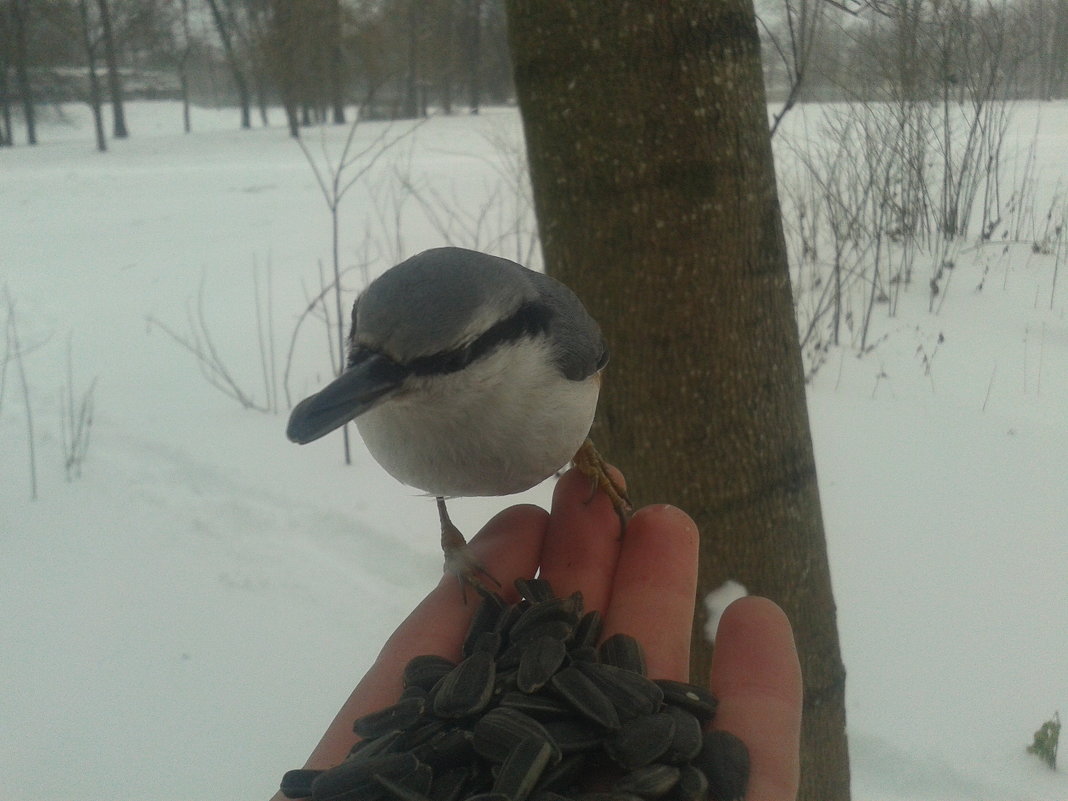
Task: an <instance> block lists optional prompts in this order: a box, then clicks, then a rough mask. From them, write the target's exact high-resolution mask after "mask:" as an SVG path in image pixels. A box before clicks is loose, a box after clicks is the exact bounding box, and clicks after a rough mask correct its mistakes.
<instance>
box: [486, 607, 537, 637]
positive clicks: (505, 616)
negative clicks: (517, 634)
mask: <svg viewBox="0 0 1068 801" xmlns="http://www.w3.org/2000/svg"><path fill="white" fill-rule="evenodd" d="M529 608H530V604H528V603H526V602H525V601H521V602H520V603H517V604H512V605H511V606H509V607H508V608H507V609H505V610H504V611H503V612H502V613H501V616H500V617H499V618H497V625H496V626H494V631H497V632H499V633H500V634H501V635H503V636H505V637H507V636H508V635H510V634H511V632H512V626H514V625H515V622H516V621H517V620H519V618H521V617H522V616H523V613H524V612H526V611H527V609H529Z"/></svg>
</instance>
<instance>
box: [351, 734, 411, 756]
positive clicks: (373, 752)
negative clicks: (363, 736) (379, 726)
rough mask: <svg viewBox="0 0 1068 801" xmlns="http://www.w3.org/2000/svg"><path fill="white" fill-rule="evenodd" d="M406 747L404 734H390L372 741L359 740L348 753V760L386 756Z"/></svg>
mask: <svg viewBox="0 0 1068 801" xmlns="http://www.w3.org/2000/svg"><path fill="white" fill-rule="evenodd" d="M406 746H407V738H406V737H405V736H404V732H401V731H395V732H390V733H389V734H387V735H385V736H384V737H376V738H375V739H373V740H360V741H359V742H357V743H356V744H355V745H354V746H352V750H351V751H349V759H355V760H366V759H373V758H377V757H381V756H385V755H387V754H393V753H399V752H400V751H401V750H402V749H403V748H405V747H406Z"/></svg>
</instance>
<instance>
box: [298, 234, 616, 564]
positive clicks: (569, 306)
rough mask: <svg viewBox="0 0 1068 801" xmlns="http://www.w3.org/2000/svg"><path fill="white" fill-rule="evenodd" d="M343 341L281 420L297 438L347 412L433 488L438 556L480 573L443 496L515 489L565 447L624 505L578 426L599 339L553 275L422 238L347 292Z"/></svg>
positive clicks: (587, 418) (305, 438)
mask: <svg viewBox="0 0 1068 801" xmlns="http://www.w3.org/2000/svg"><path fill="white" fill-rule="evenodd" d="M348 347H349V352H348V363H347V366H346V368H345V370H344V372H342V374H341V375H340V376H339V377H338V378H337V379H336V380H334V381H333V382H332V383H330V384H328V385H327V386H326V387H325V388H323V389H322V390H321V391H319V392H317V393H316V394H314V395H312V396H311V397H309V398H306V399H304V400H303V401H301V402H300V403H299V404H297V406H296V408H294V409H293V413H292V415H291V417H290V418H289V426H288V428H287V430H286V434H287V436H288V437H289V439H291V440H293V441H294V442H297V443H301V444H304V443H307V442H311V441H312V440H315V439H318V438H319V437H322V436H323V435H325V434H327V433H329V432H331V431H333V430H334V429H336V428H339V427H340V426H343V425H344V424H345V423H347V422H349V421H350V420H354V421H355V422H356V427H357V428H358V429H359V431H360V434H361V435H362V436H363V439H364V442H365V443H366V444H367V449H368V450H369V451H370V453H371V455H372V456H373V457H374V458H375V459H376V460H377V461H378V463H379V464H381V465H382V467H384V468H385V469H386V471H387V472H388V473H389V474H390V475H392V476H393V477H394V478H396V479H397V480H398V481H401V482H403V483H404V484H408V485H410V486H412V487H415V488H417V489H420V490H423V491H425V492H427V493H429V494H430V495H434V496H436V498H437V503H438V514H439V517H440V519H441V529H442V531H441V544H442V549H443V550H444V552H445V569H446V570H447V571H449V572H452V573H454V574H455V575H457V576H458V577H459V578H460V579H461V581H465V582H467V583H470V584H474V585H478V584H480V583H481V582H480V581H479V579H478V577H477V576H478V574H480V573H481V574H483V575H486V576H489V574H488V573H487V572H486V570H485V568H484V567H483V565H482V564H481V563H480V562H479V561H478V559H477V558H476V557H475V556H474V555H473V554H471V552H470V551H469V550H468V548H467V547H466V543H465V541H464V538H463V536H462V535H461V534H460V532H459V531H458V530H457V529H456V527H455V526H454V525H453V524H452V522H451V521H450V520H449V516H448V512H447V511H446V509H445V498H447V497H452V496H475V495H509V494H511V493H514V492H522V491H523V490H526V489H529V488H531V487H533V486H534V485H535V484H538V483H540V482H541V481H543V480H545V479H546V478H548V477H549V476H551V475H553V474H554V473H555V472H556V471H557V470H559V469H560V468H561V467H563V466H564V465H566V464H567V463H568V462H569V461H571V460H572V459H574V460H575V461H576V463H577V464H579V466H580V467H581V468H582V469H583V471H584V472H587V473H589V474H590V475H592V476H594V477H595V478H596V479H597V480H598V483H599V484H600V485H601V486H602V487H604V488H605V489H607V490H608V491H609V494H610V495H612V497H613V501H614V502H615V503H616V508H617V510H625V509H627V508H628V507H627V506H626V499H625V496H622V491H621V490H620V489H619V487H618V486H615V485H614V483H613V482H612V481H611V480H610V479H609V478H608V477H607V474H606V472H605V465H604V462H603V461H602V460H601V459H600V457H599V456H598V455H597V453H596V451H595V450H593V448H592V444H591V443H590V442H589V440H588V439H587V435H588V433H589V430H590V426H591V425H592V423H593V415H594V411H595V409H596V407H597V395H598V392H599V390H600V383H601V379H600V371H601V369H602V368H603V367H604V366H605V363H606V362H607V361H608V350H607V348H606V347H605V343H604V339H603V338H602V336H601V330H600V328H599V327H598V325H597V323H596V322H594V320H593V318H592V317H590V315H589V314H588V313H587V312H586V309H585V308H584V307H583V305H582V303H581V302H580V301H579V299H578V298H577V297H576V296H575V294H574V293H573V292H572V291H571V290H570V289H568V288H567V287H565V286H564V285H563V284H561V283H560V282H559V281H556V280H555V279H553V278H550V277H548V276H546V275H543V274H541V273H537V272H534V271H533V270H528V269H527V268H525V267H522V266H520V265H519V264H516V263H515V262H512V261H508V260H507V259H502V258H498V257H496V256H489V255H487V254H485V253H478V252H475V251H472V250H464V249H461V248H453V247H446V248H437V249H434V250H427V251H425V252H423V253H420V254H419V255H417V256H413V257H412V258H410V259H408V260H407V261H404V262H402V263H401V264H398V265H397V266H395V267H393V268H391V269H390V270H387V271H386V272H385V273H383V274H382V275H381V276H380V277H378V278H377V279H375V280H374V281H372V282H371V283H370V284H369V285H368V286H367V288H366V289H365V290H364V291H363V293H362V294H361V295H360V296H359V297H358V298H357V299H356V303H355V304H354V305H353V308H352V330H351V332H350V334H349V339H348ZM580 451H581V452H580ZM617 493H618V494H617ZM489 578H491V579H492V576H489ZM494 581H495V579H494Z"/></svg>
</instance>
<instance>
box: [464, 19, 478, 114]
mask: <svg viewBox="0 0 1068 801" xmlns="http://www.w3.org/2000/svg"><path fill="white" fill-rule="evenodd" d="M464 50H465V52H466V53H467V87H468V92H469V95H468V96H469V98H470V101H469V105H470V109H471V113H472V114H478V108H479V106H480V105H481V103H482V0H468V9H467V47H465V48H464Z"/></svg>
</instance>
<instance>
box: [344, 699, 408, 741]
mask: <svg viewBox="0 0 1068 801" xmlns="http://www.w3.org/2000/svg"><path fill="white" fill-rule="evenodd" d="M425 706H426V698H425V697H423V698H407V699H405V700H403V701H400V702H398V703H396V704H394V705H393V706H387V707H386V708H385V709H380V710H378V711H377V712H372V713H371V714H369V715H364V716H363V717H362V718H358V719H357V720H356V722H355V723H354V724H353V726H352V730H353V731H354V732H356V734H357V735H359V736H360V737H362V738H364V739H365V740H370V739H373V738H375V737H381V736H382V735H384V734H389V733H390V732H392V731H404V730H406V729H410V728H411V727H412V726H413V725H415V723H416V721H418V720H419V716H420V715H422V714H423V708H424V707H425Z"/></svg>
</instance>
